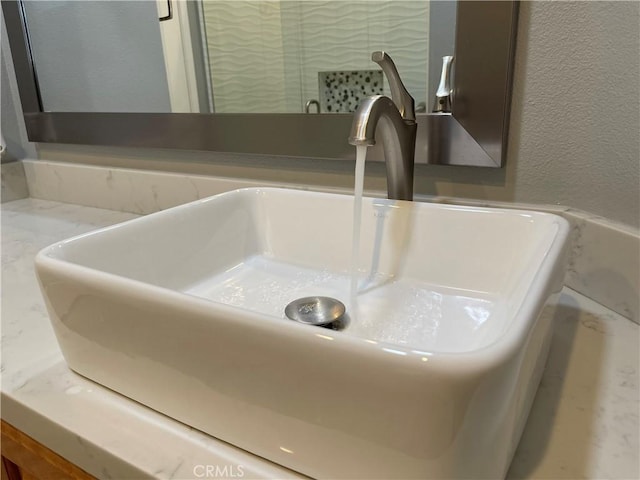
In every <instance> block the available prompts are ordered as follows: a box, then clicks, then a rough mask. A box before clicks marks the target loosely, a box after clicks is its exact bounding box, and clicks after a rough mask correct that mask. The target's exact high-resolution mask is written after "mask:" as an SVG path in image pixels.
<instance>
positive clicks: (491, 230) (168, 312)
mask: <svg viewBox="0 0 640 480" xmlns="http://www.w3.org/2000/svg"><path fill="white" fill-rule="evenodd" d="M353 201H354V200H353V197H351V196H346V195H333V194H322V193H310V192H303V191H295V190H285V189H271V188H259V189H245V190H237V191H233V192H229V193H226V194H222V195H217V196H215V197H211V198H208V199H205V200H201V201H197V202H194V203H190V204H187V205H183V206H180V207H176V208H172V209H169V210H166V211H163V212H160V213H156V214H153V215H149V216H147V217H144V218H139V219H135V220H132V221H129V222H126V223H123V224H120V225H116V226H113V227H109V228H105V229H102V230H99V231H96V232H93V233H90V234H87V235H83V236H80V237H76V238H73V239H70V240H67V241H64V242H61V243H58V244H55V245H52V246H50V247H48V248H46V249H45V250H43V251H42V252H41V253H40V254H39V255H38V257H37V259H36V267H37V273H38V277H39V279H40V283H41V287H42V291H43V293H44V296H45V298H46V302H47V307H48V309H49V313H50V316H51V321H52V323H53V327H54V329H55V332H56V335H57V338H58V341H59V343H60V347H61V349H62V352H63V353H64V356H65V358H66V360H67V362H68V364H69V366H70V367H71V368H72V369H73V370H75V371H76V372H78V373H79V374H81V375H84V376H86V377H88V378H90V379H93V380H94V381H96V382H98V383H101V384H103V385H105V386H107V387H109V388H111V389H113V390H115V391H117V392H120V393H121V394H123V395H126V396H128V397H130V398H132V399H135V400H137V401H139V402H141V403H143V404H145V405H148V406H149V407H151V408H154V409H156V410H158V411H160V412H163V413H165V414H166V415H169V416H171V417H173V418H175V419H177V420H179V421H181V422H184V423H186V424H188V425H191V426H193V427H195V428H197V429H200V430H202V431H204V432H207V433H209V434H211V435H213V436H215V437H217V438H220V439H222V440H225V441H227V442H229V443H232V444H234V445H237V446H239V447H241V448H243V449H245V450H248V451H250V452H252V453H255V454H256V455H259V456H261V457H264V458H266V459H269V460H271V461H273V462H276V463H278V464H281V465H284V466H287V467H289V468H291V469H293V470H296V471H298V472H300V473H303V474H306V475H309V476H312V477H320V478H367V479H369V478H385V479H388V478H403V479H405V478H498V477H503V476H504V475H505V473H506V470H507V468H508V466H509V463H510V459H511V456H512V454H513V452H514V450H515V447H516V445H517V443H518V440H519V437H520V434H521V431H522V428H523V426H524V423H525V420H526V417H527V414H528V410H529V407H530V405H531V401H532V399H533V396H534V394H535V390H536V388H537V385H538V381H539V378H540V374H541V371H542V369H543V366H544V362H545V359H546V354H547V347H548V341H549V336H550V331H551V324H550V321H549V318H550V317H549V316H547V315H541V312H542V310H543V308H544V307H545V304H547V302H548V301H549V299H550V297H551V296H552V295H553V294H554V293H556V292H559V290H560V288H561V287H562V282H563V277H564V270H565V261H564V252H565V250H566V243H567V234H568V225H567V223H566V221H565V220H563V219H561V218H560V217H557V216H555V215H550V214H544V213H535V212H528V211H521V210H504V209H487V208H471V207H459V206H447V205H437V204H428V203H418V202H401V201H389V200H378V199H371V198H365V199H364V203H363V213H362V234H361V239H362V241H361V250H360V253H361V254H360V257H359V277H360V279H359V284H360V285H359V292H360V293H359V295H358V298H357V306H356V305H352V304H351V302H350V298H349V283H350V282H349V278H350V277H349V269H350V264H351V243H352V209H353ZM315 295H323V296H330V297H334V298H337V299H339V300H341V301H342V302H343V303H345V304H346V305H347V310H348V315H349V317H350V322H349V323H348V325H347V327H346V328H345V329H344V330H342V331H334V330H329V329H325V328H320V327H314V326H308V325H303V324H299V323H295V322H293V321H291V320H288V319H286V317H285V315H284V308H285V306H286V305H287V304H288V303H289V302H290V301H292V300H294V299H297V298H300V297H304V296H315Z"/></svg>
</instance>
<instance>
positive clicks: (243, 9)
mask: <svg viewBox="0 0 640 480" xmlns="http://www.w3.org/2000/svg"><path fill="white" fill-rule="evenodd" d="M202 10H203V16H204V24H205V30H206V34H207V47H208V52H209V60H210V63H211V76H212V82H213V96H214V103H215V109H216V111H217V112H219V113H229V112H302V111H303V108H304V104H305V102H306V101H307V100H310V99H319V95H318V72H323V71H337V70H370V69H374V68H376V67H377V66H376V65H375V64H374V63H373V62H371V52H372V51H374V50H387V51H388V52H390V54H391V55H392V56H393V59H394V61H395V62H396V64H397V66H398V69H399V70H400V72H401V73H402V75H403V79H404V81H405V84H406V85H407V88H408V90H409V91H410V92H411V93H412V94H413V95H414V97H415V98H416V103H420V102H424V101H425V99H426V90H427V85H426V84H427V52H428V43H427V40H426V39H427V37H428V35H427V30H428V28H429V4H428V2H426V1H415V0H409V1H406V0H404V1H400V0H392V1H390V0H377V1H374V2H372V1H350V2H345V1H335V0H330V1H327V0H322V1H318V0H314V1H310V0H305V1H290V0H287V1H281V2H274V1H263V0H262V1H261V0H254V1H251V2H238V1H237V0H216V1H205V2H204V3H203V5H202ZM415 59H424V60H423V61H416V60H415Z"/></svg>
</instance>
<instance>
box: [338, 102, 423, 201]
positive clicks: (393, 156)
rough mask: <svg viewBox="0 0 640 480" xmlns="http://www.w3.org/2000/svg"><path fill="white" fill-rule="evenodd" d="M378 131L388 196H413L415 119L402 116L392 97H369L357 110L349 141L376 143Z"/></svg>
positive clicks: (364, 143)
mask: <svg viewBox="0 0 640 480" xmlns="http://www.w3.org/2000/svg"><path fill="white" fill-rule="evenodd" d="M414 118H415V117H414ZM376 134H377V138H378V140H379V141H381V142H382V148H383V151H384V158H385V163H386V166H387V190H388V197H389V198H390V199H392V200H413V170H414V157H415V145H416V122H415V121H414V120H413V119H405V118H403V116H402V115H401V113H400V111H399V110H398V108H397V106H396V105H395V103H394V102H393V101H392V100H391V99H390V98H389V97H385V96H383V95H376V96H372V97H368V98H366V99H365V100H364V101H362V103H361V104H360V106H359V107H358V110H357V111H356V113H355V116H354V119H353V124H352V126H351V134H350V135H349V143H350V144H351V145H375V143H376Z"/></svg>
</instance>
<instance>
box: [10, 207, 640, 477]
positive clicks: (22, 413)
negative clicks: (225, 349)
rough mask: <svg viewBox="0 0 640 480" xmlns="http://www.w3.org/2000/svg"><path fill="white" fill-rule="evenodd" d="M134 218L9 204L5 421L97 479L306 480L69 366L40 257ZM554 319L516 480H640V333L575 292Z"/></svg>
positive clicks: (562, 301) (514, 466) (105, 212)
mask: <svg viewBox="0 0 640 480" xmlns="http://www.w3.org/2000/svg"><path fill="white" fill-rule="evenodd" d="M135 216H136V215H133V214H129V213H122V212H114V211H109V210H100V209H95V208H89V207H81V206H76V205H70V204H63V203H56V202H50V201H44V200H34V199H24V200H17V201H14V202H9V203H5V204H3V205H2V307H1V313H2V323H1V326H2V330H1V333H2V365H1V368H0V371H1V373H2V418H3V419H5V420H6V421H7V422H9V423H11V424H13V425H14V426H16V427H17V428H19V429H21V430H22V431H24V432H25V433H27V434H28V435H30V436H32V437H33V438H35V439H36V440H38V441H40V442H41V443H43V444H45V445H47V446H48V447H49V448H51V449H53V450H54V451H56V452H58V453H59V454H61V455H63V456H64V457H66V458H68V459H69V460H70V461H72V462H74V463H76V464H77V465H79V466H80V467H81V468H83V469H85V470H86V471H88V472H89V473H91V474H93V475H95V476H97V477H99V478H115V479H124V478H162V479H164V478H167V479H169V478H172V479H193V478H199V474H200V472H203V471H204V469H205V468H206V467H207V466H212V467H209V468H210V469H211V468H213V469H215V471H216V472H217V473H218V476H217V478H225V475H226V476H227V477H228V478H239V477H240V476H242V478H269V479H273V478H302V477H300V476H299V475H297V474H296V473H295V472H291V471H290V470H287V469H284V468H281V467H279V466H277V465H275V464H273V463H270V462H268V461H266V460H263V459H260V458H258V457H255V456H253V455H251V454H249V453H247V452H244V451H243V450H240V449H238V448H235V447H233V446H231V445H229V444H227V443H224V442H222V441H219V440H216V439H214V438H212V437H210V436H208V435H205V434H203V433H201V432H198V431H196V430H194V429H192V428H190V427H188V426H186V425H184V424H181V423H179V422H176V421H174V420H172V419H170V418H168V417H166V416H164V415H161V414H159V413H157V412H155V411H153V410H151V409H149V408H147V407H144V406H142V405H140V404H138V403H136V402H134V401H132V400H129V399H127V398H125V397H123V396H121V395H119V394H117V393H115V392H113V391H111V390H109V389H107V388H104V387H102V386H100V385H97V384H95V383H93V382H91V381H89V380H86V379H85V378H83V377H81V376H79V375H77V374H75V373H73V372H71V371H70V370H69V368H68V367H67V366H66V363H65V362H64V359H63V357H62V354H61V352H60V349H59V348H58V344H57V342H56V339H55V336H54V334H53V330H52V328H51V326H50V324H49V319H48V316H47V312H46V309H45V306H44V302H43V300H42V297H41V295H40V291H39V288H38V284H37V281H36V278H35V273H34V270H33V258H34V256H35V254H36V253H37V252H38V251H39V250H40V249H41V248H43V247H45V246H47V245H49V244H51V243H54V242H56V241H59V240H62V239H64V238H67V237H70V236H73V235H77V234H81V233H84V232H87V231H91V230H93V229H95V228H98V227H102V226H106V225H111V224H114V223H117V222H121V221H124V220H128V219H130V218H134V217H135ZM554 320H555V322H556V330H555V333H554V337H553V341H552V345H551V352H550V357H549V361H548V363H547V367H546V370H545V373H544V375H543V378H542V381H541V385H540V389H539V390H538V393H537V396H536V399H535V402H534V404H533V408H532V411H531V414H530V416H529V420H528V422H527V426H526V428H525V431H524V434H523V437H522V440H521V442H520V445H519V447H518V450H517V452H516V454H515V458H514V460H513V463H512V465H511V469H510V471H509V474H508V478H547V479H552V478H553V479H560V478H564V479H575V478H594V479H596V478H597V479H603V478H608V479H631V478H639V477H640V466H639V456H638V448H639V441H638V437H639V427H638V416H639V415H638V414H639V403H638V391H639V388H638V363H639V359H640V358H639V351H640V348H639V343H640V337H639V326H638V325H637V324H634V323H632V322H630V321H629V320H627V319H625V318H623V317H621V316H620V315H618V314H616V313H613V312H612V311H610V310H607V309H606V308H604V307H602V306H600V305H598V304H597V303H595V302H593V301H591V300H589V299H587V298H586V297H584V296H582V295H579V294H577V293H576V292H574V291H572V290H570V289H567V288H565V289H564V290H563V292H562V295H561V296H560V300H559V305H558V309H557V312H556V318H555V319H554ZM169 387H170V386H169Z"/></svg>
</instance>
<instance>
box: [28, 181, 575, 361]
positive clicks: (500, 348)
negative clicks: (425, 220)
mask: <svg viewBox="0 0 640 480" xmlns="http://www.w3.org/2000/svg"><path fill="white" fill-rule="evenodd" d="M273 190H277V191H283V190H284V191H287V192H290V193H296V194H305V195H317V196H340V197H351V198H353V196H352V195H349V194H340V193H324V192H315V191H308V190H299V189H294V188H277V187H250V188H242V189H237V190H232V191H229V192H224V193H221V194H218V195H213V196H211V197H207V198H204V199H199V200H195V201H193V202H189V203H187V204H183V205H179V206H177V207H173V208H171V209H168V210H164V211H159V212H155V213H152V214H150V215H147V216H144V217H139V218H135V219H132V220H128V221H125V222H123V223H120V224H116V225H111V226H108V227H104V228H100V229H97V230H94V231H92V232H88V233H84V234H82V235H78V236H75V237H72V238H69V239H66V240H63V241H61V242H57V243H55V244H53V245H50V246H48V247H46V248H44V249H42V250H41V251H40V252H39V253H38V254H37V256H36V258H35V265H36V268H37V269H52V270H55V271H57V272H58V273H59V272H60V270H61V267H62V268H63V270H64V272H65V274H66V275H70V276H75V277H80V278H82V281H83V282H85V283H88V284H91V285H93V286H96V287H98V286H99V287H101V288H110V289H117V290H119V289H121V290H122V294H123V295H125V296H127V295H132V294H135V293H138V294H141V295H142V296H144V297H147V298H149V299H151V298H152V297H153V298H154V299H155V301H158V302H163V301H168V302H169V303H171V305H173V306H175V305H176V304H178V305H180V304H182V305H180V306H181V308H190V309H195V310H197V311H198V312H199V313H202V314H205V315H206V314H212V313H216V314H218V315H217V319H216V321H223V322H232V323H236V324H239V325H240V324H242V325H243V326H246V327H248V328H251V329H254V330H256V329H257V330H258V331H262V332H263V333H264V334H270V335H281V336H282V335H284V336H294V337H295V338H296V339H299V340H306V341H317V340H318V339H322V341H325V342H327V341H330V342H331V344H330V345H328V348H331V349H337V350H348V351H349V352H350V354H354V353H357V354H361V355H373V356H375V357H377V358H379V356H380V355H384V357H383V358H386V361H389V360H390V359H391V358H394V359H395V360H396V361H405V362H412V363H415V364H416V365H420V366H419V367H417V368H428V369H432V368H434V366H435V365H434V364H436V365H438V366H440V367H443V366H445V365H446V368H451V369H453V370H458V369H460V371H461V372H462V369H464V372H465V373H469V371H470V368H469V367H470V366H472V367H473V370H485V369H486V368H490V367H491V365H493V364H498V363H500V362H501V361H503V359H504V358H505V357H508V356H509V355H512V354H513V353H515V351H516V350H517V349H518V347H519V345H520V344H521V342H522V340H523V337H525V336H526V335H527V334H528V332H529V330H530V329H531V327H532V326H533V324H534V323H535V320H536V318H537V313H538V312H536V306H537V305H539V304H540V303H544V299H545V298H547V297H548V296H549V294H550V293H552V292H551V291H550V290H551V289H552V288H550V287H547V288H542V287H544V283H545V282H544V280H543V279H544V278H547V277H548V276H549V277H552V276H553V274H554V272H553V270H554V269H556V268H559V267H558V265H560V266H562V263H563V262H556V264H554V263H553V262H551V261H550V260H549V259H555V258H560V257H561V256H562V250H563V249H564V248H565V247H566V245H565V243H566V242H565V239H566V237H567V236H568V232H569V224H568V222H567V221H566V220H565V219H564V218H562V217H560V216H558V215H555V214H551V213H546V212H537V211H529V210H522V209H508V208H497V207H496V208H494V207H476V206H466V205H451V204H440V203H431V202H414V203H418V204H419V205H421V206H422V207H423V208H434V209H444V210H464V211H472V212H482V213H499V214H512V215H527V216H537V217H546V218H551V219H552V220H553V223H554V225H555V227H556V231H555V232H554V237H553V239H552V240H551V243H550V245H549V247H548V248H547V249H546V250H545V252H544V255H543V258H542V261H541V263H540V265H538V267H537V269H536V270H535V273H534V274H533V276H532V277H531V281H530V282H529V284H528V285H527V287H526V292H525V294H524V297H523V300H522V302H520V305H519V308H518V310H517V311H516V312H515V314H514V315H513V316H512V319H514V320H515V319H517V318H521V317H524V318H525V319H529V320H528V321H510V322H509V324H508V326H507V327H506V329H505V330H504V332H503V333H502V334H500V335H499V336H497V337H496V338H495V339H494V340H493V341H492V342H490V343H488V344H486V345H484V346H482V347H480V348H475V349H473V350H468V351H462V352H460V351H458V352H447V351H439V350H417V349H414V348H411V347H408V346H403V345H398V344H395V343H391V342H384V341H374V340H367V339H363V338H358V337H353V336H350V335H348V334H345V333H343V332H336V331H328V330H326V329H317V328H312V327H311V326H308V325H302V324H297V323H295V322H291V321H287V320H286V318H282V319H281V318H278V317H275V316H271V315H267V314H261V313H258V312H254V311H251V310H248V309H245V308H242V307H238V306H232V305H228V304H224V303H221V302H216V301H212V300H208V299H205V298H201V297H197V296H194V295H190V294H188V293H185V292H181V291H178V290H173V289H170V288H166V287H162V286H159V285H154V284H151V283H147V282H144V281H141V280H136V279H132V278H128V277H124V276H121V275H117V274H113V273H109V272H105V271H101V270H99V269H95V268H92V267H88V266H84V265H81V264H78V263H74V262H71V261H68V260H64V259H61V258H59V257H58V252H61V251H63V249H65V248H66V247H67V246H68V245H71V244H74V243H76V242H78V241H80V240H81V239H83V238H87V237H91V236H95V235H100V234H101V233H103V232H105V231H111V230H118V229H121V228H125V227H126V225H128V224H130V223H131V222H137V223H139V222H145V221H153V220H154V219H157V218H160V217H162V216H171V215H176V214H179V212H180V211H185V210H188V209H189V208H190V207H192V206H193V205H196V204H203V203H207V202H210V201H213V200H215V199H216V198H220V197H221V196H232V195H241V194H243V193H244V194H246V193H247V192H248V193H251V194H256V195H262V194H264V193H265V192H268V191H273ZM364 199H366V200H372V201H381V202H383V203H389V204H396V203H398V202H399V203H411V202H406V201H401V200H387V199H380V198H376V197H364ZM364 199H363V200H364ZM562 268H564V267H563V266H562ZM560 286H561V285H560ZM541 299H543V300H542V302H541ZM225 313H228V314H231V315H232V316H233V317H234V318H233V319H230V317H229V316H226V315H225ZM425 358H426V359H427V360H425Z"/></svg>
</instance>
